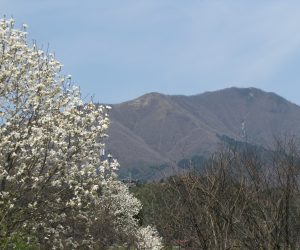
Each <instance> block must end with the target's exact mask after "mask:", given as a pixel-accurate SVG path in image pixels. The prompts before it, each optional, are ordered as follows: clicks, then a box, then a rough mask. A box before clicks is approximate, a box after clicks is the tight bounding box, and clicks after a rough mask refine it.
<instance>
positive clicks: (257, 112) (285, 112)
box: [107, 87, 300, 173]
mask: <svg viewBox="0 0 300 250" xmlns="http://www.w3.org/2000/svg"><path fill="white" fill-rule="evenodd" d="M110 106H112V110H111V112H110V117H111V127H110V129H109V132H108V134H109V140H108V142H107V150H108V151H109V152H111V153H112V154H113V155H115V156H116V158H117V159H118V160H119V162H120V164H121V170H122V171H123V172H124V173H125V172H126V170H128V169H131V168H137V169H139V170H140V171H144V170H146V168H147V167H149V166H158V165H164V164H169V165H174V166H175V165H176V164H177V163H178V161H180V160H181V159H184V158H189V157H192V156H194V155H201V156H209V155H210V154H211V153H213V152H214V151H216V150H217V148H218V146H219V144H220V143H221V141H220V138H219V137H218V136H217V135H225V136H227V137H229V138H232V139H234V140H237V141H242V142H243V141H245V142H246V141H247V142H249V143H251V144H254V145H259V146H264V147H269V146H270V145H272V142H273V140H274V136H275V135H284V134H286V133H289V134H292V135H297V136H299V135H300V107H299V106H297V105H296V104H294V103H291V102H289V101H288V100H286V99H284V98H283V97H281V96H279V95H277V94H275V93H273V92H265V91H262V90H260V89H257V88H237V87H232V88H227V89H223V90H218V91H210V92H204V93H202V94H197V95H192V96H185V95H164V94H160V93H157V92H152V93H148V94H145V95H143V96H141V97H138V98H136V99H133V100H131V101H127V102H123V103H120V104H113V105H110Z"/></svg>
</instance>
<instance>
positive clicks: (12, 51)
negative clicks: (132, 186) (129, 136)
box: [0, 19, 161, 249]
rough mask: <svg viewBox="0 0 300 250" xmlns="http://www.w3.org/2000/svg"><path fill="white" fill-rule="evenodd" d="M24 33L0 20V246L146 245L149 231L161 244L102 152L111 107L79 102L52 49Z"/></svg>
mask: <svg viewBox="0 0 300 250" xmlns="http://www.w3.org/2000/svg"><path fill="white" fill-rule="evenodd" d="M26 39H27V32H26V26H24V27H23V29H22V30H18V29H15V28H14V20H12V19H10V20H6V19H3V20H1V21H0V67H1V70H0V223H1V224H0V245H1V246H4V245H6V246H7V247H8V248H9V247H13V244H15V243H16V242H15V238H16V236H18V242H27V241H36V242H37V243H38V244H39V245H40V246H43V247H44V248H46V249H50V248H52V249H62V248H67V249H74V248H79V249H84V248H106V247H108V246H110V245H113V244H120V245H124V244H125V245H130V244H142V245H143V244H144V245H145V246H148V244H149V242H148V241H149V240H152V238H151V237H152V234H153V237H154V238H155V240H156V241H155V242H156V243H157V249H160V248H161V244H160V238H159V237H158V236H157V234H156V233H154V232H155V231H151V230H154V229H151V230H148V228H147V227H146V228H139V227H138V222H137V221H136V219H135V215H136V214H137V213H138V212H139V210H140V208H141V205H140V202H139V201H138V200H137V199H136V198H134V197H133V196H132V195H131V194H130V193H129V192H128V189H127V187H126V186H124V185H123V184H122V183H121V182H120V181H118V180H117V178H116V177H117V175H116V170H117V167H118V163H117V162H116V161H115V160H114V159H112V158H111V157H108V158H107V159H105V160H101V159H100V156H99V153H100V151H101V150H103V148H104V144H103V138H105V137H106V134H105V132H106V130H107V128H108V125H109V119H108V115H107V111H108V107H105V106H98V105H95V104H93V103H88V104H84V103H83V101H82V100H81V96H80V92H79V90H78V88H76V87H74V86H73V85H72V84H71V76H67V77H65V76H61V75H60V74H59V73H60V69H61V67H62V65H61V64H60V63H59V62H58V61H56V59H55V58H54V55H53V54H47V53H45V52H43V51H42V50H39V49H38V48H37V46H36V45H33V46H32V47H30V46H29V45H28V44H27V41H26ZM145 230H146V231H147V230H148V231H149V232H148V231H147V233H145ZM33 233H34V235H33ZM149 234H150V236H151V237H150V236H149ZM18 244H19V243H18ZM20 244H21V243H20ZM146 249H153V248H151V247H150V248H149V247H146Z"/></svg>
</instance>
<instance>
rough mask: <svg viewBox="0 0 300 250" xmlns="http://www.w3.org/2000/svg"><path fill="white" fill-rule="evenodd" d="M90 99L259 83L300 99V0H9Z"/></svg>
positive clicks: (4, 7) (8, 7)
mask: <svg viewBox="0 0 300 250" xmlns="http://www.w3.org/2000/svg"><path fill="white" fill-rule="evenodd" d="M0 15H2V16H3V15H6V16H7V17H10V16H13V17H14V18H15V19H16V21H17V25H20V26H21V24H22V23H27V24H28V25H29V30H28V31H29V33H30V39H35V40H36V41H37V43H38V45H39V46H40V47H42V46H43V48H45V49H47V47H48V46H49V48H50V49H49V50H50V51H51V52H55V54H56V57H57V58H58V60H59V61H60V62H61V63H62V64H63V65H64V71H63V73H65V74H71V75H72V76H73V80H74V82H75V83H76V84H77V85H79V86H80V88H81V91H82V92H83V94H84V95H85V96H93V99H94V100H95V101H100V102H105V103H117V102H122V101H125V100H129V99H132V98H135V97H138V96H140V95H142V94H144V93H147V92H161V93H165V94H185V95H193V94H198V93H202V92H205V91H211V90H217V89H221V88H226V87H231V86H238V87H257V88H261V89H263V90H266V91H272V92H276V93H278V94H280V95H282V96H283V97H285V98H287V99H288V100H290V101H293V102H295V103H297V104H300V1H289V0H282V1H277V0H251V1H246V0H223V1H221V0H219V1H217V0H207V1H206V0H188V1H183V0H106V1H103V0H86V1H79V0H0Z"/></svg>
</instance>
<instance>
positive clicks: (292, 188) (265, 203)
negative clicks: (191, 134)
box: [132, 140, 300, 250]
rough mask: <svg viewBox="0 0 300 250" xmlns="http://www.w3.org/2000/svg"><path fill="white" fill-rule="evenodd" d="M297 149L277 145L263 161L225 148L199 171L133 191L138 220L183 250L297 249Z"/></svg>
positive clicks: (249, 150)
mask: <svg viewBox="0 0 300 250" xmlns="http://www.w3.org/2000/svg"><path fill="white" fill-rule="evenodd" d="M299 156H300V150H299V146H298V144H297V143H296V142H295V140H288V141H287V140H286V141H280V142H279V141H278V142H277V143H276V147H275V150H274V151H273V153H272V154H270V155H269V156H268V157H266V156H265V155H264V154H262V153H261V152H260V151H259V150H257V148H254V147H243V148H242V149H237V148H235V147H227V148H224V149H222V150H221V151H220V152H218V153H216V154H215V155H214V156H212V158H211V159H210V160H209V161H207V165H206V166H205V169H204V170H202V171H201V172H200V171H198V170H195V169H193V166H191V171H189V172H188V173H186V174H184V175H179V176H173V177H169V178H168V179H166V180H164V181H161V182H156V183H147V184H144V185H141V186H138V187H136V188H134V189H132V191H133V192H134V193H135V195H136V196H137V197H138V198H139V199H140V200H141V201H142V204H143V209H142V212H141V213H140V215H139V216H140V221H141V223H145V224H154V225H156V227H157V230H158V231H159V233H160V235H161V236H162V237H163V238H164V241H165V245H166V246H174V245H177V246H181V247H183V248H184V249H251V250H252V249H299V247H300V191H299V187H300V185H299V184H300V183H299V181H300V180H299V170H300V160H299Z"/></svg>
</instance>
